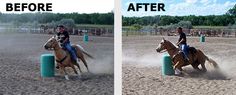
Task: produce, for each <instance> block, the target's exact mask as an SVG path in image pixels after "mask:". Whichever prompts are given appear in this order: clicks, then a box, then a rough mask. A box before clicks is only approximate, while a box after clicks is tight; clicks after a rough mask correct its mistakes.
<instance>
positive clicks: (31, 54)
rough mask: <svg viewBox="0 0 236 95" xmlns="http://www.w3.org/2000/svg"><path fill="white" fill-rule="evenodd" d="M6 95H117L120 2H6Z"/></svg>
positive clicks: (2, 62) (0, 28)
mask: <svg viewBox="0 0 236 95" xmlns="http://www.w3.org/2000/svg"><path fill="white" fill-rule="evenodd" d="M0 44H1V46H0V95H5V94H9V95H113V94H114V0H99V1H94V0H67V1H66V2H65V1H59V0H37V1H36V0H1V2H0Z"/></svg>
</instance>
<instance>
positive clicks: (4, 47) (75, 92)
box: [0, 33, 114, 95]
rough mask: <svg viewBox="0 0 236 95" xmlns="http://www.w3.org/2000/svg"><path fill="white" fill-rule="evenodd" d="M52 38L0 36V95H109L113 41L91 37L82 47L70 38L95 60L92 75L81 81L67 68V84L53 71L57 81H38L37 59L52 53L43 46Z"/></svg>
mask: <svg viewBox="0 0 236 95" xmlns="http://www.w3.org/2000/svg"><path fill="white" fill-rule="evenodd" d="M51 36H52V35H47V34H9V33H7V34H6V33H0V95H5V94H6V95H112V94H113V89H114V86H113V84H114V83H113V81H114V78H113V77H114V74H113V73H114V71H113V69H114V67H113V66H114V65H113V64H114V62H113V61H114V57H113V55H114V54H113V53H114V52H113V51H114V50H113V49H114V44H113V41H114V39H113V38H112V37H90V41H89V42H88V43H83V41H82V37H79V36H72V37H71V40H72V43H74V44H78V43H79V44H80V45H81V46H83V47H84V48H85V50H87V51H88V52H89V53H90V54H91V55H93V56H94V57H95V59H89V58H86V59H87V60H88V65H89V69H90V71H91V72H92V73H93V75H89V74H87V73H85V74H84V76H83V79H82V80H81V79H77V76H76V75H75V74H74V73H73V72H72V70H71V69H70V68H69V69H68V70H69V77H70V79H71V80H69V81H67V80H65V79H64V77H63V76H62V75H61V74H60V73H59V71H58V70H56V77H53V78H41V77H40V62H39V60H40V55H41V54H44V53H52V52H51V51H46V50H44V48H43V44H44V43H45V42H46V41H47V40H48V39H49V38H50V37H51Z"/></svg>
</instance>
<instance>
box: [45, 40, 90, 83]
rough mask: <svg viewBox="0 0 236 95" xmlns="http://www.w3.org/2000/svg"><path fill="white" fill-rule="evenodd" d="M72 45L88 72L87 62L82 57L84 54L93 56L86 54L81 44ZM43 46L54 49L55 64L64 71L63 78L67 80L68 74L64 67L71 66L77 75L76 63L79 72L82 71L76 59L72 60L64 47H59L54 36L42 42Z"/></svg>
mask: <svg viewBox="0 0 236 95" xmlns="http://www.w3.org/2000/svg"><path fill="white" fill-rule="evenodd" d="M72 47H73V48H74V49H75V50H76V55H77V57H78V58H79V59H80V60H82V62H83V63H84V65H85V67H86V68H87V71H88V72H89V69H88V65H87V62H86V60H85V58H84V55H83V54H85V55H87V56H88V57H90V58H93V57H92V56H91V55H90V54H88V53H87V52H86V51H85V50H84V49H83V48H82V47H81V46H79V45H72ZM44 48H45V49H46V50H53V51H54V55H55V57H56V62H57V66H59V69H60V70H61V71H63V72H64V75H65V78H66V79H67V80H69V77H68V74H67V72H66V70H65V67H71V68H72V69H73V70H74V72H75V74H77V75H78V77H80V76H79V74H78V72H77V71H76V69H75V67H74V65H76V66H77V67H78V68H79V71H80V73H82V71H81V69H80V66H79V64H78V63H77V62H76V61H72V59H71V57H70V54H69V52H68V51H65V50H64V49H62V48H61V46H60V45H59V43H58V41H57V39H56V38H55V36H53V37H52V38H50V39H49V40H48V41H47V42H46V43H45V44H44Z"/></svg>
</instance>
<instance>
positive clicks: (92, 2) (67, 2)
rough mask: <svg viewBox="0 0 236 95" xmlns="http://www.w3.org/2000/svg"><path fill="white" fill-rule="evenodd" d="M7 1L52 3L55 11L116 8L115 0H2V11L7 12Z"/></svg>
mask: <svg viewBox="0 0 236 95" xmlns="http://www.w3.org/2000/svg"><path fill="white" fill-rule="evenodd" d="M6 3H52V9H53V13H72V12H78V13H107V12H111V11H113V10H114V0H1V2H0V12H2V13H6ZM26 12H29V11H25V12H24V13H26ZM7 13H13V12H7ZM14 13H23V12H14Z"/></svg>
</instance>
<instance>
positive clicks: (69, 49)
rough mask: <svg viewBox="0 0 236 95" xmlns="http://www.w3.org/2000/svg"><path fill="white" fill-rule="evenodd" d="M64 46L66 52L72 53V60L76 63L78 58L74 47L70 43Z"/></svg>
mask: <svg viewBox="0 0 236 95" xmlns="http://www.w3.org/2000/svg"><path fill="white" fill-rule="evenodd" d="M62 46H63V48H65V49H66V50H68V51H69V53H70V55H71V57H72V59H73V60H75V61H76V59H77V56H76V54H75V52H74V50H73V48H72V46H71V45H70V42H66V43H64V44H63V45H62Z"/></svg>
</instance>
